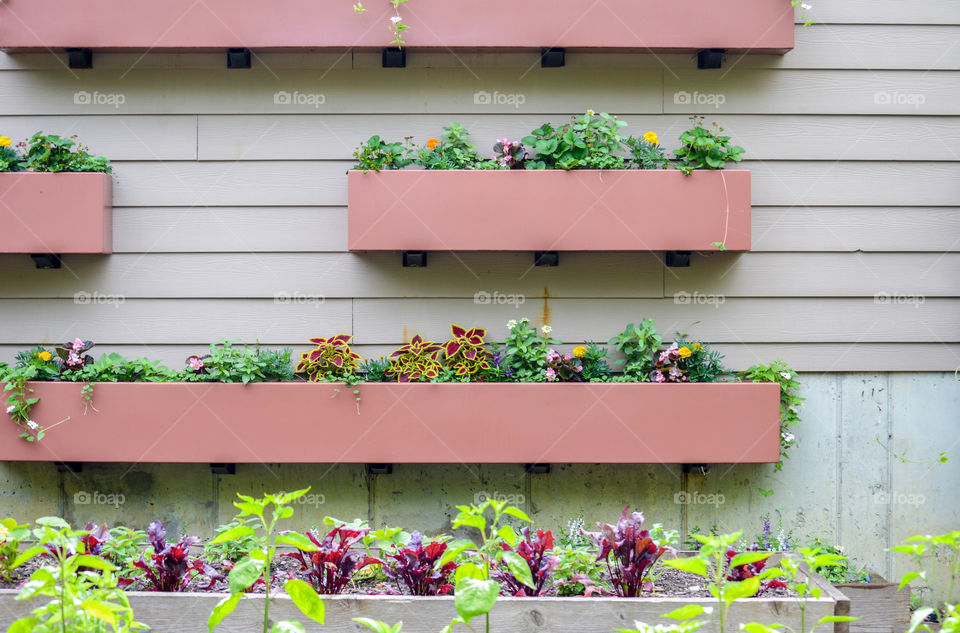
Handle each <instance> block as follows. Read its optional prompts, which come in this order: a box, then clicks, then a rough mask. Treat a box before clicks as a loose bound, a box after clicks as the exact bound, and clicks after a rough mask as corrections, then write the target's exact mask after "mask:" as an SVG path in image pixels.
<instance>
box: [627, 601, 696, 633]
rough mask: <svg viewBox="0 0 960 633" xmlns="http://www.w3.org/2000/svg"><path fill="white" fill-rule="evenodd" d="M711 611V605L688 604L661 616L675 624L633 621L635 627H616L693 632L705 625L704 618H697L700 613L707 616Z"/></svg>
mask: <svg viewBox="0 0 960 633" xmlns="http://www.w3.org/2000/svg"><path fill="white" fill-rule="evenodd" d="M711 613H713V608H712V607H703V606H701V605H699V604H688V605H686V606H684V607H680V608H679V609H674V610H673V611H671V612H670V613H664V614H663V615H661V616H660V617H661V618H670V619H671V620H676V624H647V623H646V622H640V621H634V623H633V625H634V626H635V627H636V628H635V629H617V631H619V633H693V632H694V631H696V630H698V629H700V628H702V627H704V626H706V625H707V621H706V620H698V619H697V618H698V617H699V616H701V615H707V616H709V615H710V614H711Z"/></svg>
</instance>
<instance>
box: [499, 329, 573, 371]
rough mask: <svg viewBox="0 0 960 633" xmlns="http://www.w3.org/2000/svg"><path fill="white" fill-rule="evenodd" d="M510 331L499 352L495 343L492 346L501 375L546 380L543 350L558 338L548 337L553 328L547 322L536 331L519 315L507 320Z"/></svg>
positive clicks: (545, 356)
mask: <svg viewBox="0 0 960 633" xmlns="http://www.w3.org/2000/svg"><path fill="white" fill-rule="evenodd" d="M507 328H509V329H510V333H509V334H508V335H507V339H506V341H504V343H503V353H502V354H500V348H499V346H494V351H495V352H496V353H497V354H498V361H499V364H498V366H499V367H501V368H503V371H504V376H505V377H506V378H510V379H512V380H514V381H517V382H544V381H545V380H547V369H548V368H547V366H546V360H547V354H548V353H549V352H550V346H551V345H558V344H560V342H561V341H558V340H556V339H553V338H550V332H552V331H553V328H551V327H550V326H549V325H544V326H543V327H541V328H540V330H539V331H537V329H536V328H533V327H530V319H528V318H527V317H523V318H522V319H520V320H519V321H515V320H513V319H511V320H510V321H508V322H507Z"/></svg>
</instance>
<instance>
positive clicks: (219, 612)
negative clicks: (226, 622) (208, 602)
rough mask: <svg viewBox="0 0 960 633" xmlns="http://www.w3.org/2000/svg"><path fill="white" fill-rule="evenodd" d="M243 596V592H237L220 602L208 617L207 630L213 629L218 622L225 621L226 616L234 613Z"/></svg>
mask: <svg viewBox="0 0 960 633" xmlns="http://www.w3.org/2000/svg"><path fill="white" fill-rule="evenodd" d="M242 597H243V594H242V593H235V594H232V595H231V596H229V597H227V598H224V599H223V600H221V601H220V602H218V603H217V606H215V607H214V608H213V611H211V612H210V617H209V618H208V619H207V630H208V631H213V629H215V628H216V627H217V625H218V624H220V623H221V622H223V619H224V618H225V617H227V616H228V615H230V614H231V613H233V610H234V609H236V608H237V603H239V602H240V598H242Z"/></svg>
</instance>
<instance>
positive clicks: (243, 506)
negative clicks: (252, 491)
mask: <svg viewBox="0 0 960 633" xmlns="http://www.w3.org/2000/svg"><path fill="white" fill-rule="evenodd" d="M233 505H234V506H235V507H236V508H237V509H238V510H240V516H242V517H246V516H250V515H253V516H257V517H260V518H263V505H262V504H259V503H255V502H252V501H244V502H241V503H237V502H236V501H234V502H233Z"/></svg>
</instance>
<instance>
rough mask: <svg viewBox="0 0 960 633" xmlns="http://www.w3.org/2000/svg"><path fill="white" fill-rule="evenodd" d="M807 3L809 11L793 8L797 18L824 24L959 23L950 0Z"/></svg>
mask: <svg viewBox="0 0 960 633" xmlns="http://www.w3.org/2000/svg"><path fill="white" fill-rule="evenodd" d="M810 4H812V5H813V8H812V9H811V10H810V11H801V10H799V9H798V10H797V16H798V18H799V17H800V16H801V15H803V16H804V17H810V18H813V19H814V20H816V21H817V22H820V23H825V24H845V23H849V24H960V5H958V4H957V3H956V2H954V0H923V1H922V2H912V1H910V0H843V1H842V2H829V1H825V2H812V3H810ZM799 21H800V20H799V19H798V22H799Z"/></svg>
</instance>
